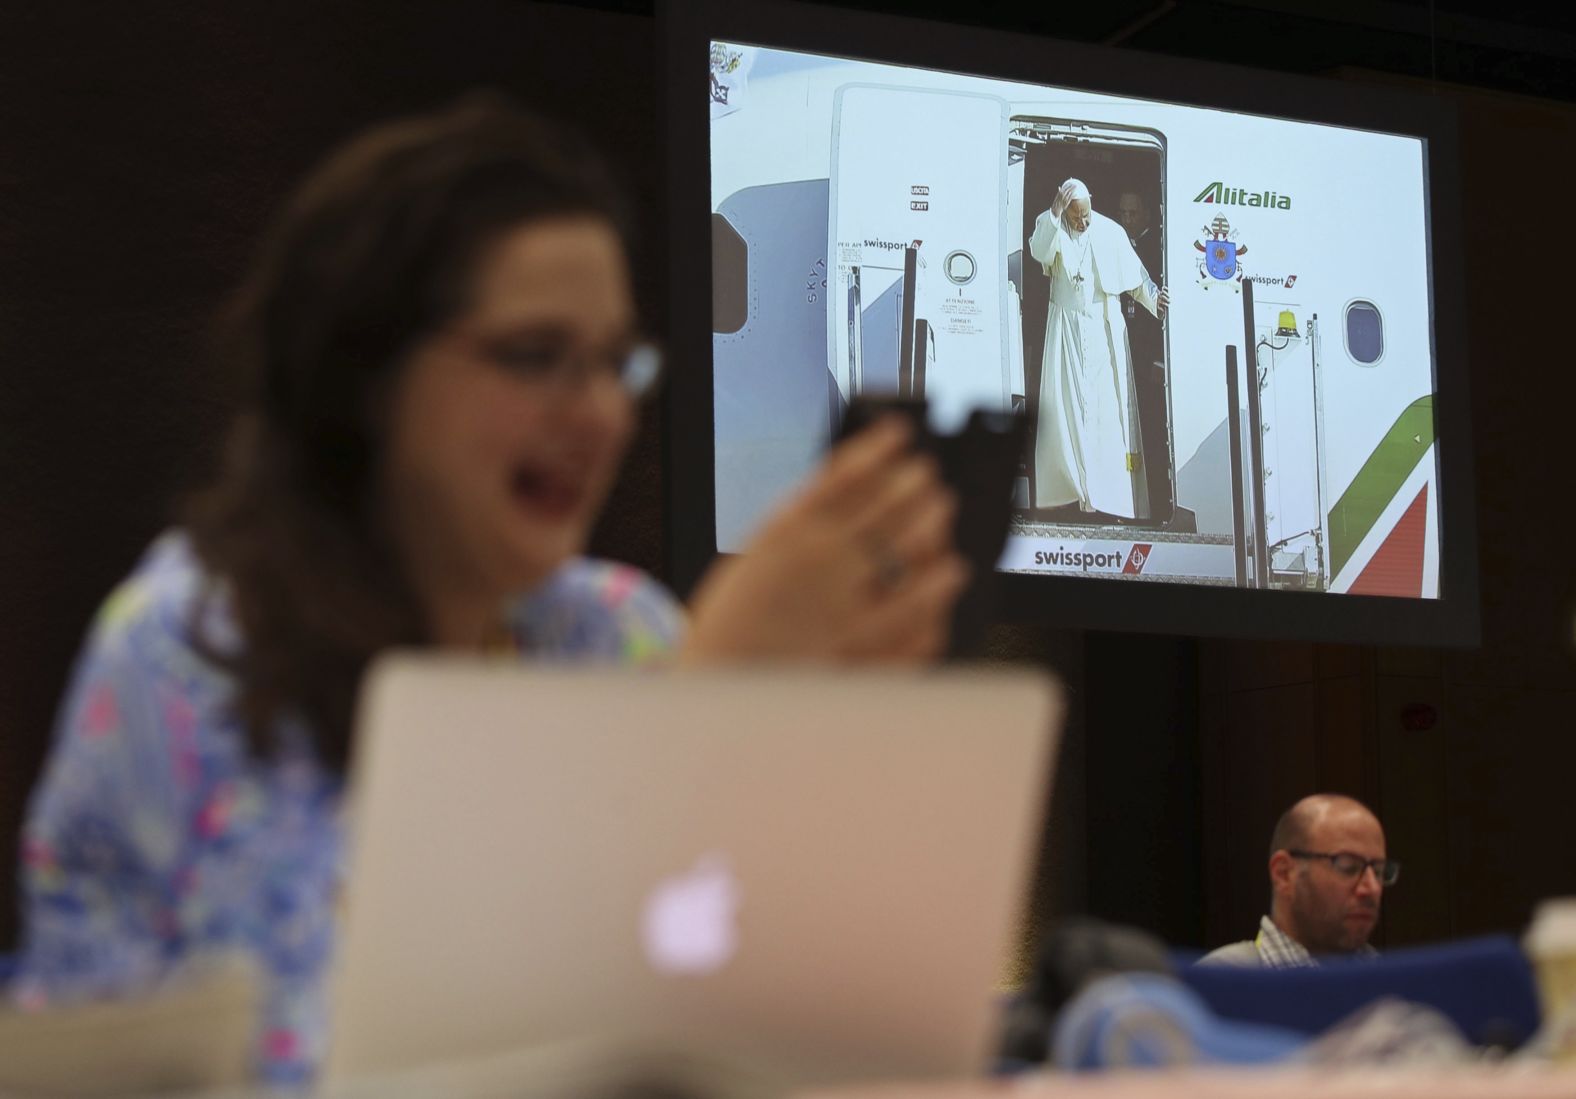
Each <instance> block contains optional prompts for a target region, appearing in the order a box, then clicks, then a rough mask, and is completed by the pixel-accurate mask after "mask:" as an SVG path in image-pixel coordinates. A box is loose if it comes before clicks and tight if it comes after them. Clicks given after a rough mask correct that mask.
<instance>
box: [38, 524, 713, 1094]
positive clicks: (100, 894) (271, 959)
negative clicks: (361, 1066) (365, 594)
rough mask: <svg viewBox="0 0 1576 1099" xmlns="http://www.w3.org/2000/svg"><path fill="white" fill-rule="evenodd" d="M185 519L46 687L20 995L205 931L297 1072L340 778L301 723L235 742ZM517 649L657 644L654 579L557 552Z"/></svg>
mask: <svg viewBox="0 0 1576 1099" xmlns="http://www.w3.org/2000/svg"><path fill="white" fill-rule="evenodd" d="M212 587H213V585H212V578H211V577H210V576H209V575H208V574H207V573H205V572H204V570H203V566H202V564H201V563H200V562H199V560H198V559H197V557H196V554H195V552H194V551H193V549H192V547H191V545H190V543H189V541H188V540H187V538H186V536H185V535H184V534H182V533H181V532H179V531H173V532H170V533H167V534H165V535H164V536H163V537H161V538H159V539H158V540H157V541H156V542H155V543H154V544H153V545H152V547H150V548H149V550H148V552H147V553H146V555H145V556H144V557H143V559H142V561H141V562H140V563H139V564H138V565H137V567H136V569H135V570H134V571H133V572H132V574H131V575H130V576H129V577H128V578H127V579H126V580H125V581H124V582H123V583H122V584H121V585H120V587H118V588H117V589H116V590H115V591H114V593H113V594H111V595H110V597H109V599H108V600H107V601H106V602H105V604H104V606H103V607H102V608H101V610H100V612H99V615H98V618H97V620H96V621H95V623H94V625H93V627H92V630H91V633H90V635H89V637H88V640H87V643H86V645H85V646H84V648H83V650H82V652H81V654H80V655H79V657H78V661H77V665H76V668H75V671H74V673H73V676H72V680H71V685H70V687H69V689H68V691H67V694H66V697H65V700H64V702H63V704H62V707H61V710H60V715H59V719H58V725H57V728H56V731H55V741H54V746H53V750H52V753H51V756H50V759H49V762H48V765H47V767H46V768H45V771H44V774H43V777H42V779H41V780H40V783H39V785H38V787H37V789H36V791H35V792H34V795H33V800H32V804H31V806H30V808H29V812H28V818H27V823H26V826H25V828H24V831H23V839H22V902H23V919H24V930H23V939H22V947H21V953H20V956H19V957H18V959H17V971H16V976H15V979H14V982H13V984H12V987H11V998H12V1000H13V1001H15V1002H17V1003H19V1004H20V1005H21V1006H23V1007H41V1006H44V1005H47V1004H50V1003H56V1002H67V1001H72V1000H81V999H84V998H89V997H94V996H103V995H114V994H117V993H122V992H129V991H135V990H137V989H139V988H142V987H146V986H147V985H149V984H150V983H152V982H153V981H155V980H157V979H158V978H159V977H161V976H162V975H164V974H166V973H167V972H169V971H170V970H171V969H172V968H173V967H174V966H176V965H177V964H179V963H180V962H182V961H184V960H186V959H188V958H191V957H193V956H195V955H197V954H199V953H206V952H207V951H209V950H211V949H220V950H222V949H241V950H244V951H246V952H248V953H249V954H251V955H252V956H253V957H254V958H255V959H256V960H257V961H258V963H259V964H260V966H261V969H262V972H263V974H264V978H265V990H264V1001H263V1017H264V1030H263V1033H262V1035H261V1036H260V1048H259V1051H258V1056H259V1074H260V1076H261V1078H262V1079H263V1080H265V1081H267V1082H269V1083H272V1084H278V1085H285V1086H293V1085H302V1084H307V1083H310V1082H311V1080H312V1079H313V1076H314V1074H315V1071H316V1066H317V1065H318V1064H319V1063H320V1061H321V1060H322V1058H323V1055H324V1053H325V1049H326V1042H327V1038H328V1035H327V1028H326V1000H325V991H326V990H325V988H324V984H325V976H326V973H327V967H328V962H329V959H330V956H331V952H332V949H333V925H334V901H335V897H336V895H337V893H338V888H339V879H340V874H341V872H342V858H343V854H344V852H343V843H342V833H341V820H340V803H341V798H342V793H343V789H342V781H341V780H340V779H339V778H338V777H336V776H334V775H332V774H330V773H328V772H327V771H325V770H324V769H322V768H321V767H319V766H318V765H317V764H316V763H315V762H314V758H313V756H312V753H311V751H310V748H309V741H308V738H307V737H306V735H305V733H304V730H302V729H299V728H288V727H287V728H281V729H280V730H279V732H280V739H281V742H282V743H283V744H284V745H285V749H284V750H283V751H282V753H281V755H280V758H279V759H278V760H276V761H272V762H269V763H267V764H264V763H260V762H258V761H257V760H256V759H254V758H251V757H250V756H249V755H248V753H247V751H246V746H245V743H246V742H245V737H244V734H243V731H242V727H241V725H240V723H239V721H238V720H237V718H236V717H235V715H234V714H233V712H232V705H231V703H232V700H233V696H234V689H235V684H234V681H233V679H232V677H231V676H230V675H229V674H228V673H226V672H225V671H223V670H222V669H220V668H219V667H217V666H216V665H215V664H213V663H212V662H210V661H208V660H205V659H204V658H203V656H201V655H200V654H199V652H198V651H197V649H196V648H195V647H194V643H193V615H194V614H196V613H199V612H200V613H202V614H203V615H204V621H203V622H202V624H201V625H202V631H203V636H204V637H206V638H208V639H210V641H211V642H212V643H217V644H219V645H220V646H233V645H235V644H238V643H239V638H238V635H237V630H236V627H235V624H234V623H233V621H232V620H231V619H230V618H229V615H228V612H227V610H226V608H225V605H224V602H223V600H222V598H214V599H206V598H205V597H206V596H207V595H208V594H209V592H210V590H211V589H212ZM511 626H512V628H513V629H514V632H515V635H516V640H517V641H518V643H519V647H520V649H521V651H522V652H523V653H524V654H526V655H527V656H528V657H536V658H548V659H553V658H568V659H575V660H585V661H593V662H596V661H603V662H618V663H638V662H641V661H645V660H649V659H651V658H653V657H656V656H660V655H662V654H663V653H665V652H667V651H669V650H670V649H671V648H672V647H673V645H674V644H675V643H676V641H677V638H678V635H679V633H680V630H681V628H682V616H681V612H680V610H679V608H678V605H677V604H676V603H675V602H674V600H673V598H672V596H671V595H669V594H668V593H667V591H666V590H665V589H663V588H662V587H661V586H660V585H658V584H657V583H656V582H655V581H653V580H651V579H650V578H649V577H647V576H646V575H645V574H643V573H641V572H639V571H638V570H636V569H633V568H629V567H626V566H621V565H613V564H608V563H605V562H596V561H589V560H576V561H573V562H571V563H569V564H568V565H566V566H565V567H564V568H563V569H561V570H560V571H559V572H558V573H557V574H556V575H555V576H553V577H552V578H551V579H550V580H549V581H548V582H547V583H546V584H544V585H543V586H542V587H541V588H539V589H538V590H536V591H535V592H533V593H531V594H530V595H528V596H526V597H524V598H523V599H521V600H520V601H519V603H518V604H516V606H515V607H514V608H513V614H512V617H511Z"/></svg>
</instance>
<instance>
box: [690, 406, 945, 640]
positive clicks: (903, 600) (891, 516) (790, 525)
mask: <svg viewBox="0 0 1576 1099" xmlns="http://www.w3.org/2000/svg"><path fill="white" fill-rule="evenodd" d="M912 434H913V432H912V428H911V427H910V426H909V424H908V422H907V421H906V420H904V419H903V418H902V417H897V416H892V417H887V418H885V419H883V420H881V421H879V422H877V423H876V424H874V425H872V426H871V427H870V428H868V429H867V430H865V431H862V432H860V433H859V434H858V435H856V436H854V437H853V438H851V439H849V440H847V441H846V442H844V443H842V444H841V445H839V446H838V447H837V448H836V449H835V450H834V451H833V452H832V453H831V455H830V456H829V457H828V458H827V460H826V461H825V462H824V463H823V464H822V466H821V468H820V469H819V470H818V471H817V472H816V474H815V475H814V476H813V477H812V478H811V479H810V481H809V482H808V483H807V484H806V485H805V486H804V487H803V488H802V489H800V490H799V492H798V493H797V494H796V495H795V496H794V497H793V498H792V499H791V500H789V502H788V503H787V504H786V505H784V506H783V507H781V508H779V509H778V510H777V512H776V513H775V514H774V515H773V516H772V517H771V518H770V519H769V520H768V521H767V522H766V523H765V525H764V526H763V527H762V528H761V530H760V531H759V532H758V533H757V534H756V536H755V538H754V539H753V540H752V541H751V542H750V544H749V546H747V547H746V549H745V551H744V553H743V554H742V555H741V556H739V557H735V558H730V559H726V560H720V561H718V563H717V564H716V565H715V566H713V568H712V569H711V571H710V572H708V573H707V574H706V576H705V577H704V578H703V579H702V581H701V585H700V587H699V589H698V590H697V591H696V593H695V597H694V599H693V600H692V602H691V620H690V627H689V631H688V633H687V635H686V638H685V642H684V645H683V647H682V648H681V649H680V651H679V663H680V664H707V663H725V662H749V661H767V660H790V661H819V662H832V661H882V662H900V663H901V662H920V661H927V660H932V659H934V658H935V657H937V656H939V655H940V654H941V652H942V651H943V650H944V649H945V647H946V643H947V634H948V627H949V625H950V622H951V617H952V606H953V604H954V603H955V602H956V601H957V597H958V595H959V593H960V592H961V591H962V590H963V587H964V584H965V582H966V581H967V579H968V566H967V565H966V564H965V562H964V561H963V559H962V558H961V557H959V556H958V555H957V554H956V553H955V552H954V550H953V546H952V523H953V518H954V516H955V514H956V511H957V504H956V501H955V500H954V499H953V497H952V494H951V492H950V491H948V490H947V489H946V488H945V486H943V485H942V483H941V481H940V478H939V475H938V472H937V469H936V464H935V461H934V460H933V459H931V458H930V457H928V456H924V455H919V454H915V453H914V452H913V451H912V450H911V449H910V447H909V444H910V442H911V440H912Z"/></svg>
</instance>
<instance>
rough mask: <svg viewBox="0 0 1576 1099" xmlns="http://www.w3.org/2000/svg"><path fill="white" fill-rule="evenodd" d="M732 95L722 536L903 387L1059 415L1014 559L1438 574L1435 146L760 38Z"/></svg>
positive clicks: (1180, 579) (1348, 574)
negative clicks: (1431, 204) (844, 55)
mask: <svg viewBox="0 0 1576 1099" xmlns="http://www.w3.org/2000/svg"><path fill="white" fill-rule="evenodd" d="M1048 75H1051V74H1048ZM710 94H711V109H712V140H711V144H712V156H711V168H712V171H711V187H712V209H713V219H712V222H713V240H712V256H713V329H714V332H713V348H714V356H713V370H714V387H713V391H714V395H715V396H714V402H715V407H714V413H715V425H716V440H715V442H716V469H715V477H716V505H717V507H716V515H717V544H718V547H719V548H720V549H723V550H735V549H738V548H739V547H740V546H741V545H742V544H743V542H744V541H745V539H746V538H747V537H748V535H749V533H750V532H751V530H752V529H753V527H754V525H755V524H756V523H757V522H758V521H759V520H760V518H761V517H762V516H763V515H764V514H765V513H766V511H767V510H768V509H769V508H770V507H771V505H772V504H773V503H774V502H775V501H776V500H777V499H778V498H779V497H780V496H781V495H782V494H783V493H784V492H786V491H787V490H788V489H790V488H791V487H792V486H793V485H794V484H796V483H797V482H798V480H799V479H800V478H801V477H802V476H803V475H804V474H805V473H806V471H808V469H809V468H810V467H811V465H812V463H813V462H814V461H815V460H816V458H817V456H818V455H819V454H820V452H821V451H822V449H823V448H824V447H825V445H826V441H827V439H828V437H829V435H830V433H831V432H832V431H833V430H834V429H835V426H836V424H837V423H838V421H839V419H840V418H841V415H842V411H843V409H844V408H846V406H847V403H848V401H849V400H850V399H852V398H853V397H854V396H856V395H859V394H862V393H883V394H885V393H891V394H899V395H905V396H920V397H924V398H925V399H926V400H927V402H928V403H929V405H930V408H931V415H932V417H933V419H934V421H935V423H936V426H937V427H938V428H939V429H941V430H948V429H950V428H951V427H953V426H956V425H957V424H960V423H961V422H962V421H963V419H964V418H966V416H967V415H968V414H969V412H970V411H971V410H973V409H976V408H986V409H995V410H1020V411H1022V412H1024V413H1025V414H1026V415H1029V416H1031V417H1032V419H1033V427H1032V430H1031V431H1030V432H1029V438H1028V443H1027V445H1026V446H1025V448H1024V453H1023V455H1022V459H1021V465H1020V469H1019V476H1018V479H1017V483H1016V485H1015V488H1014V497H1013V498H1014V507H1015V514H1014V520H1013V528H1012V533H1011V536H1010V537H1009V540H1008V544H1007V547H1006V551H1005V552H1004V554H1003V556H1002V558H1001V561H1000V562H999V566H998V567H999V568H1001V569H1003V570H1007V571H1013V572H1024V573H1044V574H1058V575H1077V576H1090V577H1100V578H1109V579H1114V580H1121V581H1128V582H1151V581H1162V582H1171V583H1188V584H1206V585H1223V586H1243V587H1257V588H1278V589H1291V590H1303V591H1328V592H1357V593H1363V594H1375V595H1390V596H1409V597H1414V598H1415V597H1425V598H1431V597H1435V596H1437V593H1438V559H1439V547H1438V541H1439V540H1438V487H1439V486H1438V477H1437V472H1436V470H1437V461H1436V454H1435V448H1434V425H1433V414H1432V393H1433V362H1432V351H1431V348H1432V328H1431V324H1430V313H1429V309H1430V292H1429V260H1428V235H1427V233H1428V227H1427V200H1426V188H1425V176H1424V148H1423V142H1422V141H1421V140H1419V139H1417V138H1412V137H1405V136H1397V135H1390V134H1379V133H1371V132H1367V131H1357V130H1348V129H1341V128H1337V127H1332V126H1321V125H1313V124H1308V123H1298V122H1288V121H1284V120H1277V119H1270V118H1263V117H1258V116H1252V115H1244V114H1234V113H1230V112H1225V111H1219V110H1210V109H1203V108H1196V107H1187V106H1181V105H1177V104H1170V103H1156V102H1149V101H1144V100H1137V99H1127V98H1123V97H1119V96H1110V95H1101V94H1095V93H1089V92H1083V91H1077V90H1073V89H1066V88H1058V87H1055V86H1036V85H1025V84H1016V83H1007V82H1003V81H998V80H990V79H985V78H981V77H974V76H965V75H959V74H952V73H940V72H931V71H927V70H918V69H912V68H902V67H897V66H891V65H880V64H873V63H864V62H855V61H848V60H844V59H834V58H827V57H821V56H817V55H810V54H803V53H793V52H787V51H780V50H772V49H767V48H762V47H757V46H750V45H740V44H734V43H715V44H714V46H713V50H712V81H711V93H710Z"/></svg>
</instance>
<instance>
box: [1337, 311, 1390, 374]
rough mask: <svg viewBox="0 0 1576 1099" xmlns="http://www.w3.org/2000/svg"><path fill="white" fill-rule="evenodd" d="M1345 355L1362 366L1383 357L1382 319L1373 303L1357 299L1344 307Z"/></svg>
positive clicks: (1370, 364) (1371, 363)
mask: <svg viewBox="0 0 1576 1099" xmlns="http://www.w3.org/2000/svg"><path fill="white" fill-rule="evenodd" d="M1346 353H1347V354H1348V355H1350V356H1351V357H1352V358H1353V359H1355V360H1357V362H1359V363H1361V364H1362V365H1364V366H1373V365H1374V364H1375V363H1377V362H1378V361H1379V360H1380V359H1381V358H1383V357H1384V318H1383V317H1382V316H1380V315H1379V307H1378V306H1377V305H1375V304H1374V303H1373V302H1371V301H1363V300H1361V299H1359V300H1357V301H1354V302H1352V303H1351V304H1350V305H1348V306H1347V307H1346Z"/></svg>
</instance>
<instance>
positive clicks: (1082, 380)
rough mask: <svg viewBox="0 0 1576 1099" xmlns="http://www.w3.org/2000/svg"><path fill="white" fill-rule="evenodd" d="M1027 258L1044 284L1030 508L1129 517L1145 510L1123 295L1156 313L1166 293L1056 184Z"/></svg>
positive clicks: (1084, 197) (1077, 190) (1101, 222)
mask: <svg viewBox="0 0 1576 1099" xmlns="http://www.w3.org/2000/svg"><path fill="white" fill-rule="evenodd" d="M1029 254H1030V255H1032V256H1033V257H1034V258H1035V259H1036V260H1038V261H1039V262H1040V266H1041V267H1042V268H1043V269H1044V271H1045V273H1046V275H1048V276H1050V280H1051V303H1050V312H1049V315H1048V316H1047V317H1046V321H1045V354H1044V357H1043V358H1042V360H1041V368H1040V409H1039V429H1038V434H1037V435H1036V438H1035V443H1034V475H1035V476H1034V481H1035V488H1034V506H1035V507H1042V508H1049V507H1064V506H1066V505H1069V504H1073V503H1076V504H1078V506H1079V508H1080V509H1081V510H1083V511H1090V512H1093V511H1099V512H1105V513H1106V514H1109V515H1117V516H1124V517H1127V518H1135V517H1138V516H1139V515H1140V508H1141V507H1142V508H1143V510H1144V511H1146V512H1147V510H1148V509H1147V497H1148V493H1147V492H1146V491H1145V490H1144V480H1143V476H1144V475H1143V472H1142V470H1141V468H1140V466H1141V462H1140V453H1141V447H1140V444H1139V438H1138V413H1137V408H1136V405H1135V404H1134V399H1133V364H1132V354H1131V352H1130V351H1129V349H1128V344H1127V323H1126V321H1124V320H1123V318H1122V303H1121V297H1122V294H1123V293H1124V292H1125V293H1128V294H1131V295H1132V296H1133V299H1134V300H1135V301H1136V302H1138V303H1139V304H1140V305H1142V306H1143V307H1144V308H1145V309H1147V310H1149V312H1150V313H1151V314H1154V315H1155V316H1160V315H1162V314H1163V312H1164V309H1165V305H1166V302H1167V294H1166V292H1165V290H1164V289H1161V288H1158V287H1156V286H1155V284H1154V282H1153V281H1151V280H1150V278H1149V275H1148V273H1147V272H1146V271H1145V270H1144V265H1143V264H1142V263H1141V262H1140V261H1139V259H1138V255H1137V253H1136V252H1134V251H1133V246H1132V244H1131V243H1130V242H1129V241H1128V239H1127V233H1126V232H1125V231H1124V230H1123V229H1122V226H1121V225H1120V224H1119V223H1118V222H1115V221H1113V220H1111V219H1110V218H1108V217H1106V216H1105V215H1103V214H1097V213H1095V212H1094V210H1093V208H1092V205H1091V202H1090V197H1089V189H1088V188H1087V187H1085V186H1084V184H1083V183H1082V182H1081V181H1079V180H1076V179H1069V180H1068V181H1067V182H1066V183H1064V184H1062V186H1061V189H1060V190H1059V191H1058V192H1057V195H1056V198H1055V199H1054V200H1053V201H1052V203H1051V208H1050V209H1049V210H1047V211H1046V212H1045V213H1043V214H1041V215H1040V216H1039V218H1038V220H1036V222H1035V224H1034V233H1033V235H1032V236H1030V238H1029Z"/></svg>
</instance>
